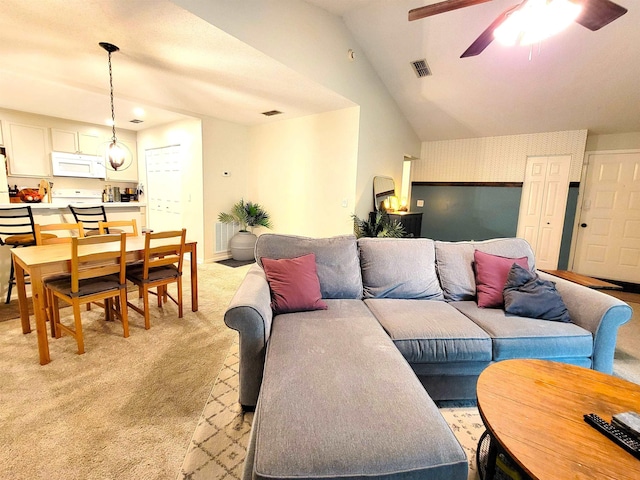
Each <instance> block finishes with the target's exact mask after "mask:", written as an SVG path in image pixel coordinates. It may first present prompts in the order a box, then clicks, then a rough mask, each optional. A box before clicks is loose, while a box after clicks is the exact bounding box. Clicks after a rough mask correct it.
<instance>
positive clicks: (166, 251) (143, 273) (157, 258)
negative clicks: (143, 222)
mask: <svg viewBox="0 0 640 480" xmlns="http://www.w3.org/2000/svg"><path fill="white" fill-rule="evenodd" d="M186 235H187V230H186V229H184V228H183V229H182V230H173V231H167V232H155V233H154V232H146V233H145V235H144V254H143V262H142V263H137V264H134V265H132V266H128V267H127V280H129V281H131V282H133V283H135V284H136V285H137V286H138V287H139V289H140V291H141V293H142V300H143V308H140V307H138V305H134V304H133V303H129V307H131V308H132V309H134V310H135V311H136V312H138V313H139V314H140V315H143V316H144V328H146V329H147V330H148V329H149V328H150V327H151V323H150V321H149V294H153V295H156V296H157V297H158V307H160V308H162V304H163V302H164V303H166V302H167V301H168V300H169V299H171V300H172V301H173V302H174V303H175V304H176V305H177V306H178V318H182V263H183V258H184V250H185V238H186ZM171 283H175V284H176V288H177V298H174V297H173V296H171V295H170V294H169V292H168V290H167V286H168V285H169V284H171ZM152 288H157V290H156V292H152V291H151V289H152Z"/></svg>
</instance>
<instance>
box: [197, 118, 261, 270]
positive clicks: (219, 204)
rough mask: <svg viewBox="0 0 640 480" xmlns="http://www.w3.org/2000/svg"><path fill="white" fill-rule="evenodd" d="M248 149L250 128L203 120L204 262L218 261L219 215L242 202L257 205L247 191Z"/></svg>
mask: <svg viewBox="0 0 640 480" xmlns="http://www.w3.org/2000/svg"><path fill="white" fill-rule="evenodd" d="M249 149H250V141H249V127H246V126H244V125H238V124H235V123H231V122H226V121H223V120H219V119H217V118H203V119H202V151H203V156H204V159H203V170H202V175H203V179H204V210H203V212H204V238H205V243H204V255H205V261H209V260H218V259H219V258H218V257H221V256H220V255H219V254H218V255H216V252H215V240H216V239H215V224H216V222H217V221H218V215H219V214H220V212H228V211H230V210H231V207H232V206H233V204H234V203H236V202H237V201H239V200H240V199H242V198H244V199H246V200H251V201H257V200H255V199H253V198H251V197H252V195H251V192H250V191H249V189H248V184H249V177H250V174H251V171H250V169H249ZM223 172H229V176H228V177H225V176H223ZM222 258H226V255H223V256H222Z"/></svg>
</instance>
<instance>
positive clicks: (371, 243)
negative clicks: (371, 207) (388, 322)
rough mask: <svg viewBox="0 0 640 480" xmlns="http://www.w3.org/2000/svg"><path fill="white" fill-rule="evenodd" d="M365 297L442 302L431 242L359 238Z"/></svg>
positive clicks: (411, 239) (417, 239)
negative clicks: (420, 299) (421, 299)
mask: <svg viewBox="0 0 640 480" xmlns="http://www.w3.org/2000/svg"><path fill="white" fill-rule="evenodd" d="M358 247H359V249H360V266H361V268H362V286H363V292H364V297H365V298H423V299H431V300H442V299H443V298H444V297H443V295H442V289H441V288H440V282H439V281H438V275H437V274H436V257H435V246H434V242H433V240H430V239H427V238H359V239H358Z"/></svg>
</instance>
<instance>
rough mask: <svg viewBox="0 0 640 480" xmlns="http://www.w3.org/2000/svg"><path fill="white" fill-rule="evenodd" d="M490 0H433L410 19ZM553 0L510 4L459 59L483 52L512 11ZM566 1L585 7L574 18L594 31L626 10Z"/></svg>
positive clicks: (595, 0)
mask: <svg viewBox="0 0 640 480" xmlns="http://www.w3.org/2000/svg"><path fill="white" fill-rule="evenodd" d="M490 1H491V0H445V1H442V2H438V3H434V4H433V5H426V6H424V7H419V8H414V9H412V10H409V20H410V21H411V20H419V19H421V18H425V17H430V16H433V15H437V14H439V13H445V12H449V11H451V10H457V9H459V8H464V7H471V6H473V5H478V4H480V3H485V2H490ZM554 1H555V0H544V2H542V1H541V0H523V1H522V2H521V3H520V4H518V5H514V6H512V7H509V8H508V9H506V10H505V11H504V12H502V13H501V14H500V15H499V16H498V18H496V19H495V20H494V21H493V22H492V23H491V25H489V27H487V29H486V30H485V31H484V32H482V33H481V34H480V36H479V37H478V38H476V40H475V41H474V42H473V43H472V44H471V46H469V48H467V50H465V52H464V53H463V54H462V55H461V56H460V58H464V57H473V56H475V55H479V54H480V53H482V51H483V50H484V49H485V48H487V47H488V46H489V44H490V43H491V42H492V41H493V39H494V38H495V37H494V32H495V31H496V30H500V28H499V27H501V26H502V25H503V24H504V23H505V21H506V20H507V19H509V17H510V16H511V15H512V14H513V13H515V12H517V11H520V10H525V9H527V8H528V7H530V6H531V3H530V2H532V3H545V4H551V3H553V2H554ZM564 3H565V4H568V5H570V6H573V7H575V6H576V5H577V6H581V7H582V10H581V11H580V10H578V11H579V13H578V14H577V17H575V19H574V20H573V21H575V22H576V23H579V24H580V25H582V26H583V27H586V28H588V29H589V30H592V31H595V30H599V29H600V28H602V27H604V26H605V25H607V24H609V23H611V22H613V21H614V20H615V19H616V18H618V17H620V16H622V15H624V14H625V13H627V9H626V8H624V7H622V6H620V5H618V4H616V3H613V2H612V1H610V0H569V1H565V2H564Z"/></svg>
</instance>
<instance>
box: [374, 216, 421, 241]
mask: <svg viewBox="0 0 640 480" xmlns="http://www.w3.org/2000/svg"><path fill="white" fill-rule="evenodd" d="M370 215H371V218H375V215H376V213H375V212H371V214H370ZM388 215H389V218H390V219H391V220H396V221H398V222H400V223H401V224H402V226H403V227H404V231H405V232H406V235H407V237H415V238H418V237H420V231H421V229H422V212H415V213H413V212H411V213H409V212H406V213H404V212H403V213H400V212H398V213H389V214H388Z"/></svg>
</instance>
